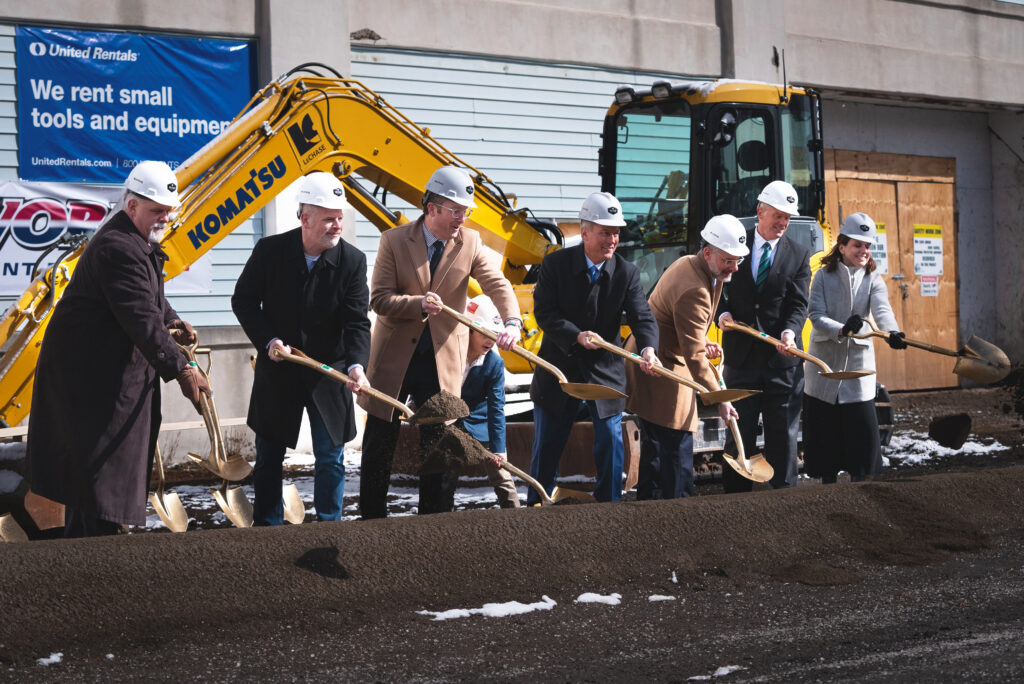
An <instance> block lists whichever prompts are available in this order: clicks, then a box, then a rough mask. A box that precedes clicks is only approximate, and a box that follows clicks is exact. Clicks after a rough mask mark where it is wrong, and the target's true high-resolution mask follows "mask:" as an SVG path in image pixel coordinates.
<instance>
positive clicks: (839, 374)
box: [819, 370, 875, 380]
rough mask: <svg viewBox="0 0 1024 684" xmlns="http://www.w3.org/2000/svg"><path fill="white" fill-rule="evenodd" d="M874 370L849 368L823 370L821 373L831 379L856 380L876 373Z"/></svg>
mask: <svg viewBox="0 0 1024 684" xmlns="http://www.w3.org/2000/svg"><path fill="white" fill-rule="evenodd" d="M874 374H875V371H873V370H847V371H832V372H831V373H827V372H825V371H822V372H821V373H819V375H820V376H821V377H823V378H829V379H830V380H856V379H857V378H863V377H865V376H868V375H874Z"/></svg>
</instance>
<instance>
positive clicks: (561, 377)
mask: <svg viewBox="0 0 1024 684" xmlns="http://www.w3.org/2000/svg"><path fill="white" fill-rule="evenodd" d="M431 301H432V302H433V303H435V304H437V305H438V306H440V307H441V310H442V311H444V312H445V313H446V314H448V315H449V316H451V317H452V318H454V319H455V320H457V321H458V322H459V323H462V324H463V325H465V326H469V328H470V329H471V330H475V331H477V332H478V333H480V334H481V335H483V336H484V337H486V338H488V339H491V340H495V341H497V340H498V333H496V332H493V331H491V330H488V329H487V328H485V327H483V326H482V325H480V324H479V323H477V322H476V321H474V320H473V319H471V318H469V317H468V316H465V315H463V314H460V313H459V312H458V311H456V310H455V309H453V308H451V307H450V306H448V305H446V304H444V303H443V302H441V300H439V299H434V298H431ZM512 352H513V353H515V354H518V355H519V356H521V357H523V358H524V359H526V360H527V361H529V362H531V363H534V364H536V365H538V366H540V367H541V368H543V369H544V370H546V371H547V372H549V373H551V374H552V375H554V376H555V378H557V379H558V384H559V385H560V386H561V388H562V391H563V392H565V393H566V394H568V395H569V396H570V397H575V398H577V399H583V400H585V401H588V400H597V399H625V398H626V395H625V394H623V393H622V392H620V391H619V390H617V389H615V388H614V387H606V386H605V385H595V384H592V383H587V382H569V379H568V378H566V377H565V373H563V372H562V371H560V370H559V369H558V367H557V366H555V365H554V364H551V363H548V362H547V361H545V360H544V359H542V358H540V357H539V356H537V355H536V354H534V353H533V352H530V351H527V350H526V349H524V348H523V347H521V346H519V345H518V344H517V345H516V346H515V347H513V348H512Z"/></svg>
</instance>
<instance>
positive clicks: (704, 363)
mask: <svg viewBox="0 0 1024 684" xmlns="http://www.w3.org/2000/svg"><path fill="white" fill-rule="evenodd" d="M700 235H701V242H702V246H701V249H700V251H699V252H697V253H696V254H690V255H687V256H684V257H682V258H680V259H677V260H676V261H675V263H673V264H672V265H671V266H669V267H668V269H667V270H666V271H665V273H664V274H663V275H662V276H661V278H660V279H659V280H658V284H657V285H656V286H655V287H654V291H653V292H651V296H650V298H649V299H648V300H647V303H648V304H649V305H650V307H651V311H652V312H653V313H654V318H655V320H656V321H657V322H658V341H659V347H658V358H659V359H661V362H662V363H664V364H665V367H666V368H668V369H669V370H671V371H673V372H675V373H677V374H678V375H681V376H683V377H684V378H689V379H690V380H693V381H695V382H697V383H699V384H701V385H703V386H704V387H707V388H717V386H718V380H717V378H716V377H715V374H714V372H713V371H712V370H711V364H710V362H709V361H708V359H709V358H717V357H718V356H719V355H720V354H721V350H720V349H719V347H718V345H717V344H714V343H712V342H709V340H708V338H707V333H708V329H709V328H710V327H711V324H712V323H713V322H714V313H715V308H716V307H717V306H718V301H719V299H720V297H721V294H722V288H723V286H725V284H726V283H728V282H729V280H730V279H731V278H732V277H733V274H734V273H736V272H737V271H738V270H739V269H740V267H741V264H742V263H743V260H744V258H745V257H746V256H747V255H748V254H749V253H750V250H749V249H748V248H747V231H746V229H745V228H744V227H743V224H742V223H740V222H739V219H737V218H736V217H734V216H730V215H728V214H723V215H722V216H715V217H714V218H712V219H711V220H710V221H708V222H707V224H706V225H705V226H704V230H702V231H701V234H700ZM627 349H630V350H631V351H632V349H631V348H630V346H627ZM626 372H627V374H628V379H629V385H628V386H629V400H628V401H627V402H626V408H627V409H628V410H629V411H631V412H632V413H635V414H636V415H637V416H639V418H640V433H641V437H642V443H641V447H640V468H639V479H638V481H637V488H636V491H637V498H638V499H676V498H679V497H684V496H693V432H694V430H696V429H697V407H698V404H697V397H696V393H695V392H694V391H693V390H692V389H690V388H688V387H685V386H684V385H680V384H679V383H677V382H674V381H673V380H670V379H668V378H665V377H662V376H655V377H650V376H647V375H644V374H643V373H638V372H637V371H636V370H634V369H633V368H632V367H630V366H627V367H626ZM718 413H719V415H720V416H721V418H722V421H723V422H727V421H728V420H729V418H731V417H736V416H737V413H736V409H734V408H733V407H732V404H731V403H729V402H722V403H720V404H719V405H718Z"/></svg>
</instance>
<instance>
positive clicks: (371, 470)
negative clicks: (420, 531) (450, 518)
mask: <svg viewBox="0 0 1024 684" xmlns="http://www.w3.org/2000/svg"><path fill="white" fill-rule="evenodd" d="M440 391H441V384H440V382H439V381H438V379H437V365H436V363H435V361H434V355H433V353H432V351H431V353H429V354H413V357H412V360H411V361H410V362H409V367H408V368H407V369H406V371H405V379H404V380H403V381H402V390H401V391H400V392H399V394H398V400H399V401H405V400H406V399H407V398H408V397H410V396H411V397H412V399H413V401H414V402H416V405H417V406H422V405H423V404H424V403H426V401H427V399H429V398H430V397H432V396H434V395H435V394H437V393H438V392H440ZM444 427H445V426H444V424H440V425H421V426H420V428H419V430H420V460H421V461H422V460H423V458H424V457H425V455H426V453H427V451H429V449H430V447H431V445H432V444H433V443H434V442H436V441H437V439H438V438H439V437H440V436H441V433H442V432H443V431H444ZM400 428H401V417H400V415H399V413H398V411H395V415H394V417H393V418H392V420H390V421H388V420H384V419H382V418H378V417H376V416H373V415H367V417H366V429H365V430H364V431H363V456H362V465H361V468H360V473H359V514H360V517H362V518H363V520H368V519H370V518H386V517H387V515H388V488H389V487H390V486H391V464H392V462H393V461H394V458H395V446H396V445H397V444H398V432H399V429H400ZM458 477H459V475H458V473H457V472H453V471H449V472H444V473H432V474H430V475H421V476H420V501H419V512H420V513H421V514H422V513H444V512H446V511H450V510H452V509H453V508H454V507H455V488H456V486H457V484H458Z"/></svg>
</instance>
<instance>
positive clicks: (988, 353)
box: [953, 336, 1010, 384]
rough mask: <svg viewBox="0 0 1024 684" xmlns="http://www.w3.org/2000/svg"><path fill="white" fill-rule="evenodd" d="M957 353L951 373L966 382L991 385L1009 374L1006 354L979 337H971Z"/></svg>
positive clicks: (1008, 362) (1008, 361)
mask: <svg viewBox="0 0 1024 684" xmlns="http://www.w3.org/2000/svg"><path fill="white" fill-rule="evenodd" d="M959 353H960V358H958V359H957V360H956V366H954V367H953V372H954V373H956V374H957V375H959V376H961V377H965V378H967V379H968V380H974V381H975V382H979V383H982V384H991V383H994V382H999V381H1000V380H1002V379H1003V378H1005V377H1006V376H1007V375H1009V374H1010V359H1009V357H1007V356H1006V352H1004V351H1003V350H1002V349H1000V348H999V347H997V346H996V345H994V344H992V343H991V342H986V341H985V340H983V339H981V338H980V337H977V336H972V337H971V339H969V340H967V344H966V345H964V348H963V349H961V350H960V352H959Z"/></svg>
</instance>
